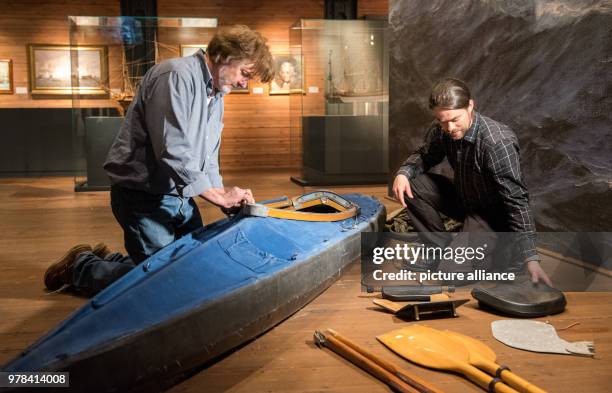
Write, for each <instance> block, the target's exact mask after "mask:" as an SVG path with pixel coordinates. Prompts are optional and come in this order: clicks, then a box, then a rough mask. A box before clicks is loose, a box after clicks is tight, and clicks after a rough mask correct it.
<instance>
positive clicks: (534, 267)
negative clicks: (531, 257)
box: [527, 261, 553, 287]
mask: <svg viewBox="0 0 612 393" xmlns="http://www.w3.org/2000/svg"><path fill="white" fill-rule="evenodd" d="M527 271H528V272H529V274H530V275H531V281H532V282H533V283H537V282H540V281H542V282H544V283H545V284H546V285H548V286H549V287H552V286H553V284H552V281H550V278H548V275H547V274H546V273H545V272H544V270H542V266H540V262H539V261H529V262H527Z"/></svg>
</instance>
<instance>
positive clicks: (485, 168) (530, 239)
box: [397, 111, 539, 261]
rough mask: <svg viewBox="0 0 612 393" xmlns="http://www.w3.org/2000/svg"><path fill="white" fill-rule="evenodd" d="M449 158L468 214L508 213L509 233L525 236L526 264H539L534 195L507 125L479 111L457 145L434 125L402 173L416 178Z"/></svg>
mask: <svg viewBox="0 0 612 393" xmlns="http://www.w3.org/2000/svg"><path fill="white" fill-rule="evenodd" d="M444 157H446V158H448V161H449V163H450V165H451V166H452V168H453V170H454V172H455V179H454V183H455V186H456V187H457V191H458V193H459V196H460V198H461V200H462V202H463V205H464V207H465V210H466V212H468V213H469V212H477V211H483V210H484V211H488V212H495V213H496V214H500V213H501V214H504V216H505V219H506V220H507V223H508V228H509V230H510V231H512V232H521V235H520V236H519V239H518V241H519V243H518V247H519V250H520V252H521V254H522V256H523V257H524V260H526V261H527V260H538V259H539V257H538V254H537V252H536V247H535V240H536V234H535V225H534V221H533V216H532V214H531V209H530V207H529V193H528V192H527V188H526V187H525V184H524V183H523V180H522V176H521V165H520V156H519V145H518V139H517V137H516V135H515V134H514V132H513V131H512V130H511V129H510V128H509V127H508V126H506V125H505V124H502V123H498V122H496V121H494V120H491V119H489V118H488V117H485V116H482V115H480V114H479V113H477V112H476V111H474V119H473V121H472V125H471V126H470V128H469V130H468V131H467V132H466V133H465V135H464V136H463V138H462V139H460V140H457V141H455V140H453V139H452V138H451V137H450V136H448V135H447V134H446V133H444V131H443V130H442V128H441V126H440V124H439V123H438V122H434V123H433V124H432V125H431V127H430V128H429V130H428V131H427V135H426V137H425V143H424V144H423V145H422V146H421V147H419V148H418V149H417V150H416V151H415V152H414V153H413V154H412V155H411V156H410V157H408V159H407V160H406V161H404V163H403V164H402V166H401V167H400V169H399V171H398V172H397V174H398V175H399V174H402V175H405V176H406V177H408V179H412V178H413V177H415V176H417V175H419V174H421V173H424V172H427V171H428V170H429V169H430V168H432V167H433V166H435V165H437V164H439V163H440V162H442V160H443V159H444Z"/></svg>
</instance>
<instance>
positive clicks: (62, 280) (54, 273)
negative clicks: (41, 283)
mask: <svg viewBox="0 0 612 393" xmlns="http://www.w3.org/2000/svg"><path fill="white" fill-rule="evenodd" d="M91 250H92V249H91V246H90V245H89V244H77V245H76V246H74V247H72V248H71V249H70V250H68V252H67V253H66V254H65V255H64V256H63V257H61V258H60V259H58V260H57V262H55V263H54V264H53V265H51V266H49V268H48V269H47V271H46V272H45V286H46V287H47V289H49V290H50V291H56V290H58V289H60V288H61V287H62V285H65V284H72V267H73V265H74V261H75V259H76V257H77V256H78V255H79V254H81V253H83V252H86V251H91Z"/></svg>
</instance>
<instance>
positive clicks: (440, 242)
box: [404, 173, 509, 272]
mask: <svg viewBox="0 0 612 393" xmlns="http://www.w3.org/2000/svg"><path fill="white" fill-rule="evenodd" d="M410 188H411V190H412V195H413V196H414V198H412V199H410V198H408V196H407V195H404V200H405V201H406V204H407V206H408V209H407V210H408V214H409V216H410V219H411V221H412V224H413V225H414V228H415V229H416V231H417V232H419V235H420V237H421V239H422V240H423V242H425V243H426V244H428V245H430V246H436V247H442V248H445V247H451V248H453V249H458V248H465V247H471V248H476V247H483V246H484V245H486V246H484V254H485V257H484V258H475V257H472V258H460V259H459V260H460V261H461V260H462V262H461V263H458V262H457V261H458V260H457V259H456V258H455V260H448V259H442V260H440V261H435V264H432V266H431V267H432V268H435V265H437V270H441V271H447V272H470V271H473V270H475V269H484V270H498V269H504V266H502V265H503V260H506V261H507V260H508V259H509V257H508V256H507V252H508V250H506V249H505V247H502V246H498V243H499V234H498V233H496V232H507V231H508V230H507V228H505V224H504V223H503V221H502V220H501V219H500V217H499V214H497V215H496V214H495V212H466V210H465V208H464V205H463V202H462V201H461V198H460V197H459V194H458V193H457V189H456V188H455V185H454V184H453V183H452V181H451V180H450V179H448V178H447V177H445V176H442V175H436V174H430V173H425V174H422V175H419V176H417V177H415V178H414V179H412V180H410ZM440 213H443V214H444V215H446V216H447V217H450V218H453V219H455V220H457V221H460V222H463V227H462V229H461V232H459V233H455V234H451V233H448V232H445V228H444V222H443V219H442V217H441V215H440ZM494 259H495V260H500V262H502V263H499V264H498V263H496V265H497V266H493V260H494Z"/></svg>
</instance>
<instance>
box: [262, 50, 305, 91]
mask: <svg viewBox="0 0 612 393" xmlns="http://www.w3.org/2000/svg"><path fill="white" fill-rule="evenodd" d="M303 91H304V90H303V89H302V64H301V61H300V57H299V56H291V55H287V54H279V55H275V56H274V79H273V80H272V81H271V82H270V94H289V93H303Z"/></svg>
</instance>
